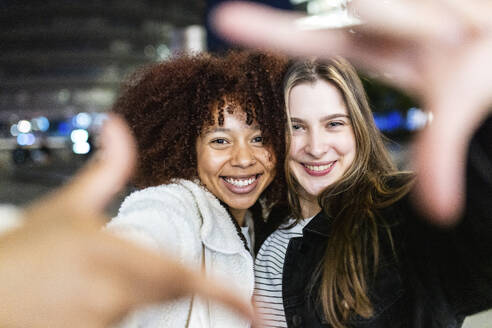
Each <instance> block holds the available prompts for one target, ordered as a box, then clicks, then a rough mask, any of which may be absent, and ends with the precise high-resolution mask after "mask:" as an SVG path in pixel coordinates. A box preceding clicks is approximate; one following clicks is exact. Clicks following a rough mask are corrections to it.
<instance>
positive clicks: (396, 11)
mask: <svg viewBox="0 0 492 328" xmlns="http://www.w3.org/2000/svg"><path fill="white" fill-rule="evenodd" d="M351 7H352V8H353V10H354V11H355V12H357V14H358V16H360V18H361V19H362V21H363V22H364V26H363V29H364V30H366V33H369V32H371V33H375V34H379V35H388V36H391V37H393V38H398V39H400V40H406V41H407V42H415V41H418V42H421V41H426V42H429V41H430V42H432V41H437V42H442V41H443V40H445V41H450V42H453V43H457V42H459V41H460V40H461V39H462V38H463V35H462V34H463V30H462V25H461V24H460V23H461V22H460V21H459V20H457V19H456V16H455V15H451V14H446V12H445V11H444V10H443V8H440V7H439V3H438V2H436V1H404V0H392V1H375V0H354V1H353V3H352V5H351Z"/></svg>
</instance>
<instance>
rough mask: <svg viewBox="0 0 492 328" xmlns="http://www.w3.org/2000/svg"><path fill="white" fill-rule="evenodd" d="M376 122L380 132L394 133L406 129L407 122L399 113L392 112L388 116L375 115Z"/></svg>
mask: <svg viewBox="0 0 492 328" xmlns="http://www.w3.org/2000/svg"><path fill="white" fill-rule="evenodd" d="M374 122H375V123H376V126H377V127H378V128H379V130H381V131H384V132H393V131H395V130H398V129H401V128H403V127H404V124H405V120H404V118H403V116H402V115H401V114H400V112H398V111H396V110H395V111H391V112H389V113H386V114H374Z"/></svg>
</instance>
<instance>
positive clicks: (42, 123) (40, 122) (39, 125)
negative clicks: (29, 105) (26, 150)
mask: <svg viewBox="0 0 492 328" xmlns="http://www.w3.org/2000/svg"><path fill="white" fill-rule="evenodd" d="M32 125H33V129H34V127H35V128H36V130H39V131H42V132H46V131H48V129H49V128H50V121H49V120H48V119H47V118H46V117H44V116H40V117H36V118H34V119H33V120H32Z"/></svg>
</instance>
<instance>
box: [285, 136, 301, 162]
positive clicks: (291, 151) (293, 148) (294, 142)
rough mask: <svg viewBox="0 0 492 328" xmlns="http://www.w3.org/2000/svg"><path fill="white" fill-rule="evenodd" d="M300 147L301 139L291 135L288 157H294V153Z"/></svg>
mask: <svg viewBox="0 0 492 328" xmlns="http://www.w3.org/2000/svg"><path fill="white" fill-rule="evenodd" d="M301 148H302V140H301V139H300V138H295V137H292V139H291V142H290V147H289V154H288V155H289V156H290V157H295V156H296V154H297V153H298V152H299V151H300V150H301Z"/></svg>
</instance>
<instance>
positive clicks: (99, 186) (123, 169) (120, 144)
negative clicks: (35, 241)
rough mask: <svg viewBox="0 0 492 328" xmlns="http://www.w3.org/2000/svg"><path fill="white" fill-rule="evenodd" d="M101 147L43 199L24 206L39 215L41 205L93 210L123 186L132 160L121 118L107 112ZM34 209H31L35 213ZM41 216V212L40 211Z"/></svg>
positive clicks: (130, 143) (131, 142)
mask: <svg viewBox="0 0 492 328" xmlns="http://www.w3.org/2000/svg"><path fill="white" fill-rule="evenodd" d="M100 139H101V149H100V150H99V151H98V153H97V154H96V155H95V158H93V159H92V160H91V161H90V162H89V163H88V164H87V165H86V166H84V167H83V168H82V169H81V170H80V171H79V173H77V174H76V175H75V177H74V178H73V179H72V180H71V181H70V182H69V183H68V184H67V185H66V186H64V187H62V188H60V189H58V190H57V191H55V192H54V193H53V194H51V195H50V196H48V197H47V198H46V199H44V200H42V201H41V202H38V203H36V204H34V205H33V206H31V207H30V208H28V209H27V212H32V211H33V208H34V209H35V210H36V212H37V215H38V216H40V215H39V214H40V212H39V211H40V210H42V209H43V208H44V209H45V210H47V211H49V212H50V213H54V209H57V210H58V211H59V212H58V213H57V214H61V213H64V211H63V209H67V210H69V211H70V212H71V213H84V214H85V215H87V214H95V213H99V212H100V211H102V210H103V209H104V207H105V206H106V205H107V203H108V202H109V201H110V200H111V199H112V198H113V197H114V196H115V195H116V194H117V193H118V192H119V191H120V190H121V189H122V188H123V187H124V186H125V184H126V182H127V181H128V179H129V177H130V175H131V173H132V172H133V169H134V167H135V162H136V146H135V142H134V139H133V137H132V135H131V132H130V130H129V128H128V127H127V125H126V124H125V122H124V121H123V119H121V118H119V117H117V116H115V115H111V116H110V118H109V120H108V121H106V123H105V124H104V126H103V129H102V132H101V135H100ZM36 212H35V213H36ZM41 216H42V215H41Z"/></svg>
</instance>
